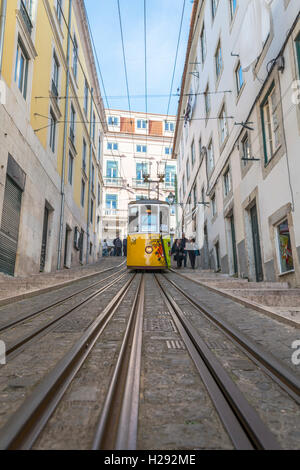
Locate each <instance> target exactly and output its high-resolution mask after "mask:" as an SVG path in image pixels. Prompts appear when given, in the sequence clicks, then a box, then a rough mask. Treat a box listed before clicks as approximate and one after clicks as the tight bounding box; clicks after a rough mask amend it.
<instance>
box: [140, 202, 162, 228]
mask: <svg viewBox="0 0 300 470" xmlns="http://www.w3.org/2000/svg"><path fill="white" fill-rule="evenodd" d="M140 209H141V232H143V233H157V232H158V206H141V208H140Z"/></svg>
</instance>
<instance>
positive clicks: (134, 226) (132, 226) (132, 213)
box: [128, 206, 139, 233]
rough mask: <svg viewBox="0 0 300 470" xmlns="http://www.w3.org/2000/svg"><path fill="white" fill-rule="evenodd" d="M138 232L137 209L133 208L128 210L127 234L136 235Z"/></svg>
mask: <svg viewBox="0 0 300 470" xmlns="http://www.w3.org/2000/svg"><path fill="white" fill-rule="evenodd" d="M138 231H139V208H138V206H133V207H130V208H129V226H128V232H129V233H137V232H138Z"/></svg>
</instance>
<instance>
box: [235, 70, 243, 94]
mask: <svg viewBox="0 0 300 470" xmlns="http://www.w3.org/2000/svg"><path fill="white" fill-rule="evenodd" d="M235 80H236V91H237V94H238V95H239V94H240V91H241V89H242V86H243V84H244V76H243V70H242V66H241V64H240V62H239V63H238V66H237V68H236V69H235Z"/></svg>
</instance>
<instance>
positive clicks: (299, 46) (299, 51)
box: [295, 33, 300, 78]
mask: <svg viewBox="0 0 300 470" xmlns="http://www.w3.org/2000/svg"><path fill="white" fill-rule="evenodd" d="M295 45H296V54H297V62H298V75H299V78H300V33H299V34H298V36H297V37H296V40H295Z"/></svg>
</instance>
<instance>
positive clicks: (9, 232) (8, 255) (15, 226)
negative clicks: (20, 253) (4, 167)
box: [0, 176, 22, 276]
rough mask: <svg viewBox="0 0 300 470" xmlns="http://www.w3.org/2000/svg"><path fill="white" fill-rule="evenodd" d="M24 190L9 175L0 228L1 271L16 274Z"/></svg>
mask: <svg viewBox="0 0 300 470" xmlns="http://www.w3.org/2000/svg"><path fill="white" fill-rule="evenodd" d="M21 200H22V191H21V190H20V189H19V187H18V186H17V185H16V184H15V183H14V182H13V181H12V179H11V178H10V177H9V176H7V178H6V185H5V193H4V203H3V212H2V221H1V229H0V271H2V272H4V273H5V274H10V275H11V276H13V275H14V272H15V263H16V254H17V247H18V236H19V224H20V212H21Z"/></svg>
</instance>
